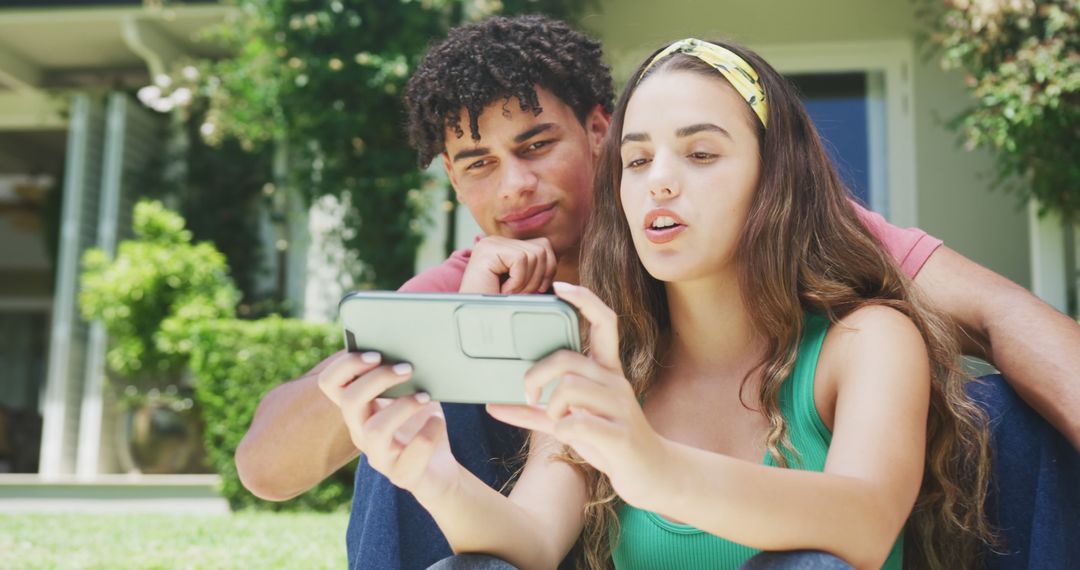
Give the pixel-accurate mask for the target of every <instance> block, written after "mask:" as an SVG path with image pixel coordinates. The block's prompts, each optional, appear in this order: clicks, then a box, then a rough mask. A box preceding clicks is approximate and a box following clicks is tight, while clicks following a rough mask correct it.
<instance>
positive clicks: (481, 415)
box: [345, 404, 523, 570]
mask: <svg viewBox="0 0 1080 570" xmlns="http://www.w3.org/2000/svg"><path fill="white" fill-rule="evenodd" d="M443 413H444V415H445V416H446V426H447V431H448V433H449V435H450V449H451V451H452V452H453V454H454V457H455V458H457V460H458V462H459V463H461V465H462V466H464V467H465V468H466V469H468V470H469V471H471V472H472V473H473V474H474V475H476V476H477V477H479V478H480V479H481V480H482V481H484V482H485V483H487V484H488V485H489V486H491V487H494V488H496V489H498V488H500V487H501V486H502V484H503V483H505V482H506V480H507V479H508V478H509V476H510V475H511V472H512V466H511V465H510V464H509V462H508V461H498V460H493V459H492V458H493V457H498V458H507V459H510V458H514V457H515V456H516V455H517V454H518V452H519V451H520V449H521V445H522V443H523V439H522V435H521V432H520V430H518V429H517V428H512V427H510V426H508V425H506V424H503V423H501V422H499V421H497V420H495V419H494V418H492V417H491V416H489V415H488V413H487V411H486V410H484V406H481V405H474V404H443ZM345 544H346V550H347V553H348V562H349V568H350V570H353V569H368V568H372V569H377V570H414V569H416V570H420V569H423V568H427V567H428V566H430V565H432V564H434V563H435V562H438V561H439V560H442V559H443V558H446V557H448V556H450V555H452V554H453V552H452V551H451V550H450V545H449V544H448V543H447V542H446V538H445V537H443V534H442V531H440V530H439V527H438V525H436V524H435V520H434V519H432V518H431V515H429V514H428V512H427V511H426V510H425V509H424V507H422V506H420V503H418V502H417V501H416V499H415V498H413V495H412V493H409V492H408V491H403V490H401V489H399V488H397V487H395V486H394V484H393V483H391V482H390V480H389V479H387V478H386V477H384V476H383V475H382V474H381V473H379V472H378V471H375V470H374V469H372V468H371V466H370V465H368V463H367V461H366V460H365V459H364V458H363V457H361V459H360V463H359V465H357V467H356V483H355V487H354V490H353V502H352V511H351V513H350V515H349V526H348V529H347V530H346V533H345Z"/></svg>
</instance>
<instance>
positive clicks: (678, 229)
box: [645, 225, 686, 243]
mask: <svg viewBox="0 0 1080 570" xmlns="http://www.w3.org/2000/svg"><path fill="white" fill-rule="evenodd" d="M685 229H686V226H683V225H676V226H670V227H667V228H662V229H654V228H645V237H647V238H649V241H651V242H653V243H667V242H669V241H671V240H673V239H675V238H677V237H679V234H681V233H682V232H683V230H685Z"/></svg>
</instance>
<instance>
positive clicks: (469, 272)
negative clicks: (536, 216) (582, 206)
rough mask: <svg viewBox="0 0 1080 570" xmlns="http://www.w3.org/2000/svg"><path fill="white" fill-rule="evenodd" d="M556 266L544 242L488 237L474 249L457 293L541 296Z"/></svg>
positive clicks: (540, 240) (551, 253) (539, 240)
mask: <svg viewBox="0 0 1080 570" xmlns="http://www.w3.org/2000/svg"><path fill="white" fill-rule="evenodd" d="M556 269H558V264H557V263H556V260H555V250H553V249H552V248H551V242H550V241H548V239H547V238H536V239H530V240H516V239H510V238H505V237H500V236H488V237H486V238H484V239H482V240H480V241H478V242H476V246H474V247H473V250H472V255H471V256H470V257H469V265H468V266H467V267H466V268H465V275H464V276H463V277H462V279H461V288H460V289H458V292H459V293H502V294H509V293H541V292H544V291H547V290H548V289H549V288H550V287H551V282H552V281H553V280H554V279H555V271H556Z"/></svg>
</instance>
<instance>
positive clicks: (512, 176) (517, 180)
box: [499, 157, 540, 199]
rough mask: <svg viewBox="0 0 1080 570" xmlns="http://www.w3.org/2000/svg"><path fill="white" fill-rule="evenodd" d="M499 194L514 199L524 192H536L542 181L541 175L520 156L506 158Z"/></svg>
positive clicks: (503, 164)
mask: <svg viewBox="0 0 1080 570" xmlns="http://www.w3.org/2000/svg"><path fill="white" fill-rule="evenodd" d="M502 167H503V168H502V180H501V185H500V191H499V194H500V196H502V197H505V198H510V199H513V198H515V197H516V196H517V195H518V194H521V193H524V192H534V191H535V190H536V187H537V185H538V184H539V183H540V177H539V176H537V175H536V172H534V171H533V169H532V165H531V164H529V163H528V162H527V161H524V160H521V159H519V158H516V157H515V158H511V159H509V160H504V161H503V163H502Z"/></svg>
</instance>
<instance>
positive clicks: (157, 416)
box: [120, 402, 208, 474]
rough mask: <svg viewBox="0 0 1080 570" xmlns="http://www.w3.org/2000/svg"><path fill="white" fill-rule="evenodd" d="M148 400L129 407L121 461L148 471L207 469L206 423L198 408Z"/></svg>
mask: <svg viewBox="0 0 1080 570" xmlns="http://www.w3.org/2000/svg"><path fill="white" fill-rule="evenodd" d="M176 408H177V407H176V406H173V405H170V404H169V403H167V402H145V403H143V404H140V405H136V406H133V407H131V408H129V409H128V410H127V414H126V416H125V418H124V423H123V429H121V430H120V432H121V436H122V442H121V444H120V453H121V456H122V458H121V462H122V463H124V464H126V465H125V466H126V467H127V468H128V470H130V471H138V472H140V473H145V474H175V473H206V472H208V470H207V468H206V467H205V465H204V459H205V455H206V453H205V450H204V448H203V443H202V423H201V420H200V417H199V412H198V410H197V409H196V408H193V407H189V408H187V409H180V410H178V409H176Z"/></svg>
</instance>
